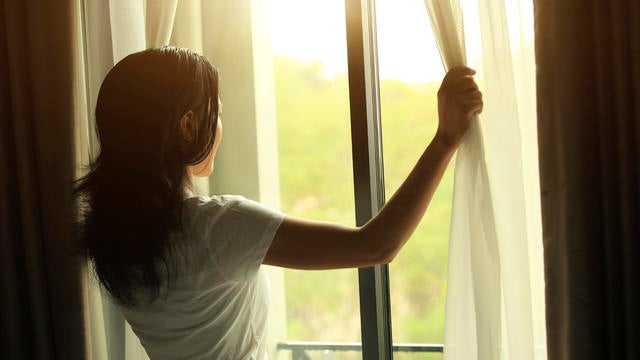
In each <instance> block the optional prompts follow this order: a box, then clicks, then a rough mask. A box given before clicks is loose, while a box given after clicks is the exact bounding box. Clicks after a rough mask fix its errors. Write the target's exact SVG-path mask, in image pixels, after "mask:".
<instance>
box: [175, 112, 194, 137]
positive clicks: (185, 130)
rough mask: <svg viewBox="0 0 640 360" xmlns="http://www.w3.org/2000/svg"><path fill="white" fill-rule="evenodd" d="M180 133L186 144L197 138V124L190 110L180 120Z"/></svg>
mask: <svg viewBox="0 0 640 360" xmlns="http://www.w3.org/2000/svg"><path fill="white" fill-rule="evenodd" d="M179 123H180V132H181V134H182V139H184V141H185V142H191V141H192V140H193V138H194V136H195V129H196V124H195V120H194V118H193V111H191V110H189V111H187V112H186V113H184V115H182V117H181V118H180V120H179Z"/></svg>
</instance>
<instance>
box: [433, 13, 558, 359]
mask: <svg viewBox="0 0 640 360" xmlns="http://www.w3.org/2000/svg"><path fill="white" fill-rule="evenodd" d="M425 3H426V5H427V9H428V12H429V16H430V19H431V23H432V27H433V30H434V34H435V36H436V41H437V43H438V47H439V49H440V53H441V57H442V60H443V63H444V65H445V67H446V68H452V67H455V66H459V65H467V61H470V63H469V66H471V67H473V68H475V69H476V70H477V71H478V74H477V75H476V78H477V80H478V82H479V84H480V86H481V90H482V91H483V93H484V103H485V107H484V112H483V114H482V115H481V118H480V119H478V121H477V122H474V123H473V124H472V126H471V127H470V129H469V131H468V133H467V134H466V135H465V139H464V140H463V143H462V145H461V146H460V149H459V150H458V154H457V158H456V164H455V166H456V167H455V180H454V196H453V197H454V199H453V209H452V219H451V231H450V245H449V268H448V278H447V304H446V319H445V339H444V341H445V344H444V345H445V348H444V356H445V359H447V360H457V359H465V360H468V359H472V360H473V359H481V360H485V359H487V360H488V359H510V360H511V359H513V360H526V359H546V337H545V336H546V334H545V319H544V273H543V262H542V261H543V260H542V235H541V233H542V232H541V220H540V199H539V194H540V192H539V184H538V163H537V148H536V143H537V138H536V137H537V136H536V112H535V109H536V105H535V101H536V99H535V68H534V53H533V20H532V19H533V9H532V3H531V1H530V0H512V1H511V0H468V1H466V0H425ZM463 15H464V16H463Z"/></svg>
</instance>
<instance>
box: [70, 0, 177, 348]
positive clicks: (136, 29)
mask: <svg viewBox="0 0 640 360" xmlns="http://www.w3.org/2000/svg"><path fill="white" fill-rule="evenodd" d="M79 3H81V4H82V6H80V7H79V9H80V11H78V12H77V13H76V25H77V26H78V28H79V29H81V33H82V36H81V37H80V39H79V41H80V43H79V44H78V49H81V50H80V51H78V52H77V54H76V61H77V63H78V66H77V67H78V68H79V69H82V71H80V72H79V73H78V74H77V76H76V79H75V87H76V89H75V96H76V104H78V105H79V106H77V108H76V127H75V128H76V134H75V138H76V154H77V162H78V165H79V168H81V167H82V166H84V165H87V163H88V161H89V159H90V158H91V157H92V156H94V155H95V154H96V153H97V151H98V144H97V142H96V140H95V134H94V131H93V116H94V109H95V104H96V99H97V96H98V91H99V89H100V84H101V83H102V80H103V79H104V77H105V76H106V74H107V72H108V71H109V69H111V67H112V66H113V65H114V64H115V63H117V62H118V61H119V60H121V59H122V58H124V57H125V56H127V55H129V54H131V53H134V52H137V51H140V50H144V49H146V48H149V47H154V46H160V45H166V44H168V43H169V38H170V36H171V31H172V28H173V22H174V17H175V13H176V7H177V5H178V1H177V0H146V1H145V0H110V1H92V0H80V1H79ZM86 278H87V287H86V296H85V302H86V304H87V306H86V308H87V309H88V314H87V315H86V316H85V318H86V319H87V328H88V331H87V332H88V334H89V339H88V344H89V346H90V356H91V358H92V359H95V360H103V359H112V360H113V359H118V360H119V359H124V360H137V359H148V358H147V356H146V354H145V352H144V350H143V349H142V347H141V345H140V342H139V340H138V339H137V337H136V336H135V334H133V332H132V330H131V328H130V327H129V326H128V325H127V324H126V322H125V320H124V318H123V316H122V314H121V312H120V310H119V309H118V308H117V307H116V306H115V305H114V304H113V303H111V301H110V300H109V299H108V298H107V297H106V295H104V294H102V293H101V290H100V289H99V287H98V286H97V283H96V281H97V280H95V279H93V278H92V277H90V276H87V277H86Z"/></svg>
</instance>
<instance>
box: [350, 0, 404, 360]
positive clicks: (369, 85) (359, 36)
mask: <svg viewBox="0 0 640 360" xmlns="http://www.w3.org/2000/svg"><path fill="white" fill-rule="evenodd" d="M375 16H376V12H375V0H345V18H346V32H347V60H348V77H349V104H350V116H351V144H352V145H351V146H352V152H351V153H352V158H353V182H354V199H355V210H356V224H357V225H358V226H361V225H364V224H365V223H366V222H367V221H369V219H371V218H372V217H373V216H374V215H375V214H376V213H378V211H380V209H381V208H382V207H383V206H384V203H385V193H384V162H383V157H382V154H383V152H382V125H381V110H380V84H379V79H378V53H377V37H376V19H375ZM358 283H359V284H358V288H359V295H360V328H361V333H362V358H363V359H381V360H390V359H393V337H392V333H391V306H390V303H391V300H390V294H389V266H388V265H386V264H384V265H377V266H373V267H368V268H360V269H358Z"/></svg>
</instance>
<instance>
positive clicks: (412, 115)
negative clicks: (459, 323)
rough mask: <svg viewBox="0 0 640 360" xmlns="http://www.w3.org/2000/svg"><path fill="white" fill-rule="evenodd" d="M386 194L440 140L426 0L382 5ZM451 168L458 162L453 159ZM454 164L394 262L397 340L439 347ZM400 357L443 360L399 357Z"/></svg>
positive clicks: (385, 0) (437, 70)
mask: <svg viewBox="0 0 640 360" xmlns="http://www.w3.org/2000/svg"><path fill="white" fill-rule="evenodd" d="M376 6H377V17H376V19H377V25H378V33H377V35H378V61H379V66H380V79H381V81H380V97H381V108H382V139H383V149H384V164H385V169H384V171H385V191H386V194H387V198H389V197H391V195H393V192H394V191H395V190H396V189H397V188H398V186H399V185H400V184H401V183H402V181H403V180H404V179H405V178H406V176H407V175H408V174H409V172H410V170H411V168H412V167H413V165H414V164H415V162H416V161H417V159H418V158H419V157H420V155H421V154H422V152H423V151H424V149H425V147H426V146H427V144H428V143H429V141H430V140H431V139H432V138H433V136H434V135H435V132H436V129H437V125H438V113H437V98H436V93H437V90H438V87H439V85H440V81H441V80H442V77H443V76H444V70H443V69H442V63H441V61H440V57H439V54H438V49H437V46H436V44H435V40H434V38H433V34H432V31H431V27H430V24H429V18H428V15H427V12H426V8H425V5H424V2H423V0H377V1H376ZM452 163H453V162H452ZM452 189H453V172H452V166H450V167H449V170H447V172H446V174H445V175H444V178H443V180H442V182H441V184H440V186H439V187H438V190H437V191H436V193H435V195H434V198H433V200H432V202H431V205H430V207H429V210H428V211H427V214H426V215H425V217H424V219H423V221H422V222H421V223H420V225H419V226H418V228H417V230H416V232H415V233H414V235H413V236H412V238H411V239H410V240H409V241H408V243H407V244H406V245H405V247H404V248H403V249H402V250H401V251H400V253H399V254H398V256H397V257H396V258H395V260H394V261H393V262H392V263H391V265H390V287H391V289H390V291H391V318H392V331H393V340H394V343H442V341H443V333H444V304H445V293H446V270H447V250H448V238H449V221H450V211H451V199H452ZM394 357H395V359H399V360H409V359H425V358H427V359H441V358H442V354H441V353H429V354H426V353H400V352H397V353H395V354H394Z"/></svg>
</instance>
